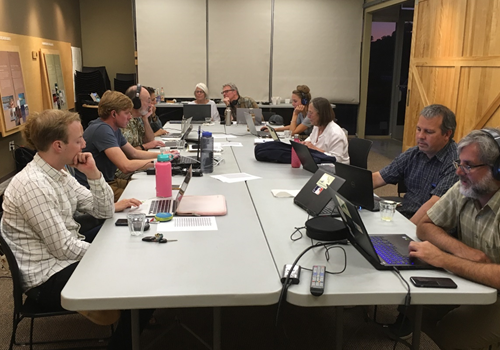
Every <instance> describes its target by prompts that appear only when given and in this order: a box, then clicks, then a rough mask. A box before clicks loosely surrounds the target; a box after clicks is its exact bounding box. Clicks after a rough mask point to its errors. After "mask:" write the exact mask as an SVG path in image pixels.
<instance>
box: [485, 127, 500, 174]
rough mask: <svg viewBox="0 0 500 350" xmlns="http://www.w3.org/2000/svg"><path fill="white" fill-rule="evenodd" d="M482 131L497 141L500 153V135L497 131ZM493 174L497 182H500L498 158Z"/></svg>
mask: <svg viewBox="0 0 500 350" xmlns="http://www.w3.org/2000/svg"><path fill="white" fill-rule="evenodd" d="M481 131H482V132H484V133H485V134H486V135H488V136H489V137H490V138H492V139H493V141H495V143H496V144H497V146H498V150H499V151H500V134H499V133H498V132H496V131H495V130H488V129H481ZM491 173H492V175H493V178H494V179H495V180H498V181H500V157H497V159H495V163H494V164H493V166H492V167H491Z"/></svg>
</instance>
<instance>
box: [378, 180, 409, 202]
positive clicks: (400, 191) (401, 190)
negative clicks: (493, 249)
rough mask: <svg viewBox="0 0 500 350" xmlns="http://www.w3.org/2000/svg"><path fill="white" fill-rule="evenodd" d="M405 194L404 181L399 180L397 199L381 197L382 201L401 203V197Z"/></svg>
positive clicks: (394, 197)
mask: <svg viewBox="0 0 500 350" xmlns="http://www.w3.org/2000/svg"><path fill="white" fill-rule="evenodd" d="M405 193H406V185H405V181H404V180H401V181H399V182H398V196H397V197H396V196H387V197H382V199H385V200H388V201H394V202H399V203H401V202H402V201H403V195H404V194H405Z"/></svg>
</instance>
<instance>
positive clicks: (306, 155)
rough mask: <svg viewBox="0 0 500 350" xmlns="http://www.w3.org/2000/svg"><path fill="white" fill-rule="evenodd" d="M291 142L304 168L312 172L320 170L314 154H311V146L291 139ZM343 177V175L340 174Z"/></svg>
mask: <svg viewBox="0 0 500 350" xmlns="http://www.w3.org/2000/svg"><path fill="white" fill-rule="evenodd" d="M290 144H291V145H292V147H293V149H294V150H295V153H296V154H297V157H299V159H300V162H301V163H302V168H304V169H305V170H307V171H310V172H311V173H315V172H316V170H318V168H319V167H318V164H316V162H315V160H314V158H313V156H312V155H311V152H310V151H309V147H307V146H306V145H303V144H301V143H299V142H295V141H292V140H290ZM340 176H341V177H343V176H342V175H340Z"/></svg>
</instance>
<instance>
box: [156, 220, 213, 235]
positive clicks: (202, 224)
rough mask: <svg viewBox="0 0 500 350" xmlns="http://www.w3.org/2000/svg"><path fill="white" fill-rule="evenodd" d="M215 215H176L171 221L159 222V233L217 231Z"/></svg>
mask: <svg viewBox="0 0 500 350" xmlns="http://www.w3.org/2000/svg"><path fill="white" fill-rule="evenodd" d="M216 230H217V222H216V221H215V216H176V217H174V218H173V219H172V221H170V222H162V223H159V224H158V230H157V232H158V233H166V232H179V231H216Z"/></svg>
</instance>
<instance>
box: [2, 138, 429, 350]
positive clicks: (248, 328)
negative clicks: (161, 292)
mask: <svg viewBox="0 0 500 350" xmlns="http://www.w3.org/2000/svg"><path fill="white" fill-rule="evenodd" d="M398 148H399V150H400V149H401V147H400V143H399V145H398V143H397V142H395V141H390V140H385V141H379V140H374V146H373V147H372V151H371V152H370V156H369V160H368V167H369V169H370V170H372V171H377V170H379V169H380V168H382V167H383V166H385V165H387V164H388V163H389V162H390V161H391V159H392V158H389V157H387V156H386V155H384V154H390V156H392V157H394V156H395V155H397V154H398V153H399V151H398ZM391 152H392V153H391ZM376 192H377V194H379V195H382V196H389V195H397V193H396V186H385V187H384V188H382V189H378V190H377V191H376ZM2 273H3V272H2V271H0V275H2ZM276 308H277V307H276V305H271V306H259V307H228V308H223V309H222V349H226V350H233V349H238V350H247V349H248V350H250V349H252V350H253V349H259V350H268V349H269V350H289V349H290V350H294V349H297V350H298V349H318V350H322V349H332V348H333V347H334V345H333V344H334V343H335V322H334V320H335V318H334V309H333V308H302V307H297V306H293V305H289V304H286V305H285V306H284V308H283V309H282V312H281V322H280V325H279V327H275V325H274V322H275V317H276ZM12 310H13V299H12V282H11V280H10V278H5V276H2V278H0V315H1V317H0V350H4V349H8V344H9V341H10V335H11V331H12ZM373 310H374V308H373V307H361V306H358V307H351V308H346V309H345V311H344V347H343V348H344V349H353V350H354V349H356V350H368V349H373V350H378V349H380V350H385V349H392V348H393V346H394V342H393V341H391V340H389V338H388V337H387V336H386V335H385V333H384V332H383V330H382V329H381V328H380V326H378V325H377V324H375V323H374V322H373V321H371V320H368V317H367V314H370V319H371V317H372V316H373ZM377 315H378V316H377V321H378V322H380V323H391V322H393V321H394V320H395V318H396V315H397V311H396V306H380V307H378V312H377ZM155 318H156V319H157V322H158V324H157V325H156V326H155V327H151V328H148V329H146V330H145V331H144V332H143V334H142V337H141V349H143V350H156V349H158V350H160V349H169V350H187V349H189V350H198V349H200V350H203V349H206V347H205V346H204V345H202V344H201V342H199V341H198V340H197V339H195V338H194V337H193V336H192V335H191V334H190V333H188V331H187V330H185V329H184V328H183V327H182V326H181V324H185V325H187V326H188V327H189V328H191V329H192V330H193V331H194V332H195V333H196V334H198V335H199V336H200V337H201V338H202V339H203V340H204V341H205V342H207V343H208V344H211V342H212V309H210V308H192V309H161V310H157V311H156V312H155ZM18 334H19V335H20V340H26V339H27V337H28V334H29V321H27V320H25V321H23V322H22V323H21V325H20V328H19V330H18ZM108 335H109V328H108V327H101V326H96V325H94V324H92V323H91V322H90V321H87V320H86V319H85V318H84V317H82V316H80V315H78V314H76V315H70V316H61V317H55V318H50V319H41V320H37V321H36V322H35V340H50V339H63V338H64V339H68V338H69V339H75V338H85V337H88V338H98V337H106V336H108ZM99 344H100V343H96V342H88V343H83V344H75V343H74V342H69V343H65V344H63V345H61V346H56V345H53V344H51V345H44V346H37V347H35V349H61V348H64V347H68V346H81V345H83V346H84V348H89V347H90V346H94V345H99ZM101 344H105V343H101ZM18 348H20V347H18ZM15 349H16V347H15ZM396 349H406V347H405V346H403V345H401V344H398V345H397V347H396ZM421 349H424V350H437V349H438V348H437V346H436V345H435V344H434V343H433V342H432V341H431V340H430V339H429V338H428V337H427V336H426V335H422V341H421Z"/></svg>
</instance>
